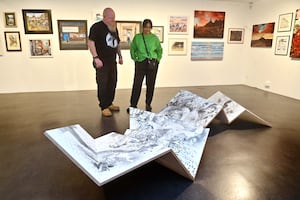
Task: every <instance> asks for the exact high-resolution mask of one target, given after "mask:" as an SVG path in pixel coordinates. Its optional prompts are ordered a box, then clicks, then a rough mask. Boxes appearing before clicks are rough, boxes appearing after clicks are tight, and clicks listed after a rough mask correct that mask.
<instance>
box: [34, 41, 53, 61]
mask: <svg viewBox="0 0 300 200" xmlns="http://www.w3.org/2000/svg"><path fill="white" fill-rule="evenodd" d="M51 44H52V43H51V40H50V39H32V40H29V46H30V57H31V58H47V57H48V58H49V57H52V52H51Z"/></svg>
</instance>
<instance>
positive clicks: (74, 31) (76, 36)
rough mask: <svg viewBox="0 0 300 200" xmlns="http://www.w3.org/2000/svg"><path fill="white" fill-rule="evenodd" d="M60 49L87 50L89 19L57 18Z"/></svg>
mask: <svg viewBox="0 0 300 200" xmlns="http://www.w3.org/2000/svg"><path fill="white" fill-rule="evenodd" d="M57 27H58V37H59V49H60V50H87V49H88V45H87V42H88V35H87V20H57Z"/></svg>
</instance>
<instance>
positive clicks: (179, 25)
mask: <svg viewBox="0 0 300 200" xmlns="http://www.w3.org/2000/svg"><path fill="white" fill-rule="evenodd" d="M188 25H189V18H188V16H170V18H169V34H188V27H189V26H188Z"/></svg>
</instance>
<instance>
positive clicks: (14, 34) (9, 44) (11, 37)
mask: <svg viewBox="0 0 300 200" xmlns="http://www.w3.org/2000/svg"><path fill="white" fill-rule="evenodd" d="M4 38H5V44H6V51H22V46H21V37H20V32H19V31H5V32H4Z"/></svg>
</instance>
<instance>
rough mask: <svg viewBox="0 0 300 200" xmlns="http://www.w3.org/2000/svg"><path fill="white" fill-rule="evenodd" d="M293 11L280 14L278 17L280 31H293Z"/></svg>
mask: <svg viewBox="0 0 300 200" xmlns="http://www.w3.org/2000/svg"><path fill="white" fill-rule="evenodd" d="M292 20H293V13H286V14H281V15H279V19H278V29H277V31H278V32H285V31H291V28H292Z"/></svg>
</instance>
